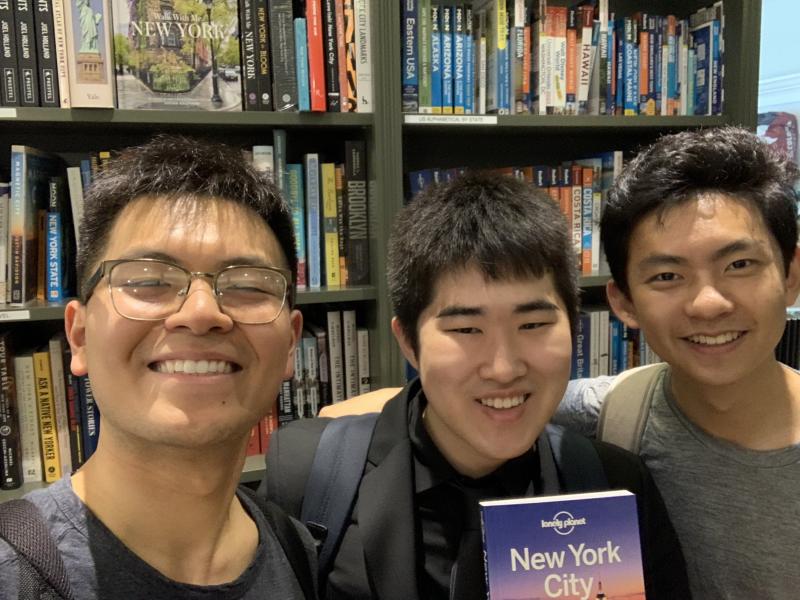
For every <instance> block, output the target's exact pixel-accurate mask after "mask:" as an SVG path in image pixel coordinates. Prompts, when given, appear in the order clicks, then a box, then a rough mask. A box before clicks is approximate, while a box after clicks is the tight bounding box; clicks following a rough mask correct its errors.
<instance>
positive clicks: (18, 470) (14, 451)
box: [0, 331, 23, 490]
mask: <svg viewBox="0 0 800 600" xmlns="http://www.w3.org/2000/svg"><path fill="white" fill-rule="evenodd" d="M10 337H11V333H10V332H8V331H6V332H4V333H2V334H0V459H1V460H2V462H0V473H2V479H0V488H2V489H5V490H10V489H15V488H18V487H19V486H21V485H22V480H23V473H22V445H21V437H20V421H19V410H18V408H19V400H18V398H17V387H16V381H15V378H14V358H13V357H12V355H11V347H10V343H9V342H10Z"/></svg>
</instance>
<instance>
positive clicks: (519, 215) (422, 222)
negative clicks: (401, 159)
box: [387, 172, 578, 353]
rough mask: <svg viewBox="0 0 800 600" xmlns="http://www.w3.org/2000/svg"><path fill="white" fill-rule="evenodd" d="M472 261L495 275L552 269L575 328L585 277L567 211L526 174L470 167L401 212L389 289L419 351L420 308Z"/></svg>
mask: <svg viewBox="0 0 800 600" xmlns="http://www.w3.org/2000/svg"><path fill="white" fill-rule="evenodd" d="M472 264H474V265H476V266H477V267H478V268H479V269H480V270H481V272H482V273H483V274H484V275H485V276H486V277H487V278H488V279H492V280H501V279H514V278H523V277H536V278H541V277H544V276H546V275H547V274H550V275H552V276H553V281H554V284H555V288H556V291H557V293H558V295H559V296H560V298H561V300H562V301H563V302H564V305H565V307H566V310H567V316H568V318H569V322H570V327H571V328H572V331H573V333H574V331H575V327H574V325H575V321H576V319H577V314H578V284H577V270H576V259H575V256H574V253H573V249H572V243H571V240H570V238H569V236H568V233H567V223H566V219H565V218H564V216H563V215H562V214H561V212H560V211H559V209H558V207H557V206H556V204H555V203H554V202H553V201H552V200H551V199H550V197H549V196H548V195H547V194H545V193H543V192H541V191H540V190H537V189H536V188H534V187H533V186H531V185H529V184H527V183H525V182H523V181H519V180H517V179H514V178H512V177H509V176H505V175H497V174H493V173H484V172H467V173H465V174H464V175H461V176H459V177H457V178H456V179H455V180H453V181H452V182H450V183H446V184H441V185H432V186H429V187H427V188H425V189H424V190H423V191H422V192H420V193H419V194H418V195H417V196H416V197H415V198H414V199H413V200H412V201H411V202H410V203H409V204H408V205H407V206H405V207H404V208H403V209H401V210H400V212H399V213H398V214H397V216H396V217H395V220H394V224H393V229H392V234H391V237H390V239H389V256H388V274H387V275H388V282H389V293H390V296H391V300H392V308H393V310H394V314H395V316H396V317H397V319H398V321H399V322H400V326H401V327H402V329H403V331H404V332H405V334H406V336H407V337H408V340H409V343H410V344H411V347H412V348H413V350H414V352H415V353H418V352H419V347H418V346H419V340H418V332H417V325H418V321H419V316H420V314H421V313H422V312H423V311H424V310H425V308H426V307H427V306H428V305H429V304H430V302H431V300H432V299H433V295H434V293H435V288H436V284H437V282H438V280H439V278H440V277H442V276H443V275H445V274H447V273H452V272H454V271H457V270H458V269H462V268H465V267H468V266H470V265H472Z"/></svg>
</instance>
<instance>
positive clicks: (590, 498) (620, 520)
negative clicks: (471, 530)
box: [480, 490, 645, 600]
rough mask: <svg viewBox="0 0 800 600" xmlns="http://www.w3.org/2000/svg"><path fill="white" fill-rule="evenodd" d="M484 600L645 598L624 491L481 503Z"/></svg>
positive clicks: (632, 514)
mask: <svg viewBox="0 0 800 600" xmlns="http://www.w3.org/2000/svg"><path fill="white" fill-rule="evenodd" d="M480 507H481V522H482V525H483V544H484V558H485V561H486V584H487V585H486V587H487V590H488V592H489V600H510V599H518V598H519V599H521V598H559V599H560V600H587V599H589V598H626V599H627V600H644V598H645V593H644V575H643V572H642V553H641V542H640V540H639V521H638V516H637V512H636V496H635V495H634V494H632V493H631V492H628V491H626V490H618V491H608V492H591V493H585V494H565V495H563V496H541V497H533V498H516V499H513V498H512V499H508V500H484V501H482V502H480Z"/></svg>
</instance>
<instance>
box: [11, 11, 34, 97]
mask: <svg viewBox="0 0 800 600" xmlns="http://www.w3.org/2000/svg"><path fill="white" fill-rule="evenodd" d="M13 2H14V22H15V24H16V26H17V32H16V33H17V64H18V67H19V91H20V104H21V105H22V106H39V77H38V73H37V66H36V25H35V22H34V17H33V3H32V0H13Z"/></svg>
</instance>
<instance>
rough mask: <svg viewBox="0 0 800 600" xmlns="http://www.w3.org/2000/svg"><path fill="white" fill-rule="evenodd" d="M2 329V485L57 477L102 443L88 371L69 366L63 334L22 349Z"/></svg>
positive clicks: (0, 443) (9, 334) (0, 399)
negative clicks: (77, 371) (72, 369)
mask: <svg viewBox="0 0 800 600" xmlns="http://www.w3.org/2000/svg"><path fill="white" fill-rule="evenodd" d="M13 346H14V345H13V343H12V335H11V332H9V331H6V332H3V333H2V334H0V431H2V433H3V435H2V436H0V453H2V463H1V464H0V488H2V489H14V488H17V487H19V486H20V485H22V483H23V482H25V483H27V482H32V481H47V482H53V481H56V480H58V479H59V478H60V477H61V476H62V474H65V473H71V472H72V471H73V470H74V469H77V468H78V467H79V466H80V465H81V464H83V462H85V461H86V459H88V458H89V456H91V454H92V453H93V452H94V450H95V448H96V447H97V439H98V435H99V432H100V419H99V413H98V411H97V406H96V404H95V402H94V397H93V395H92V389H91V386H90V384H89V380H88V378H86V377H76V376H74V375H72V373H71V372H70V370H69V364H70V357H71V353H70V349H69V346H68V345H67V344H66V343H65V341H64V337H63V334H59V335H56V336H54V337H53V338H52V339H50V341H49V343H48V345H47V346H45V347H43V348H37V349H35V350H22V351H19V352H17V350H16V349H15V348H14V347H13Z"/></svg>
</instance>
